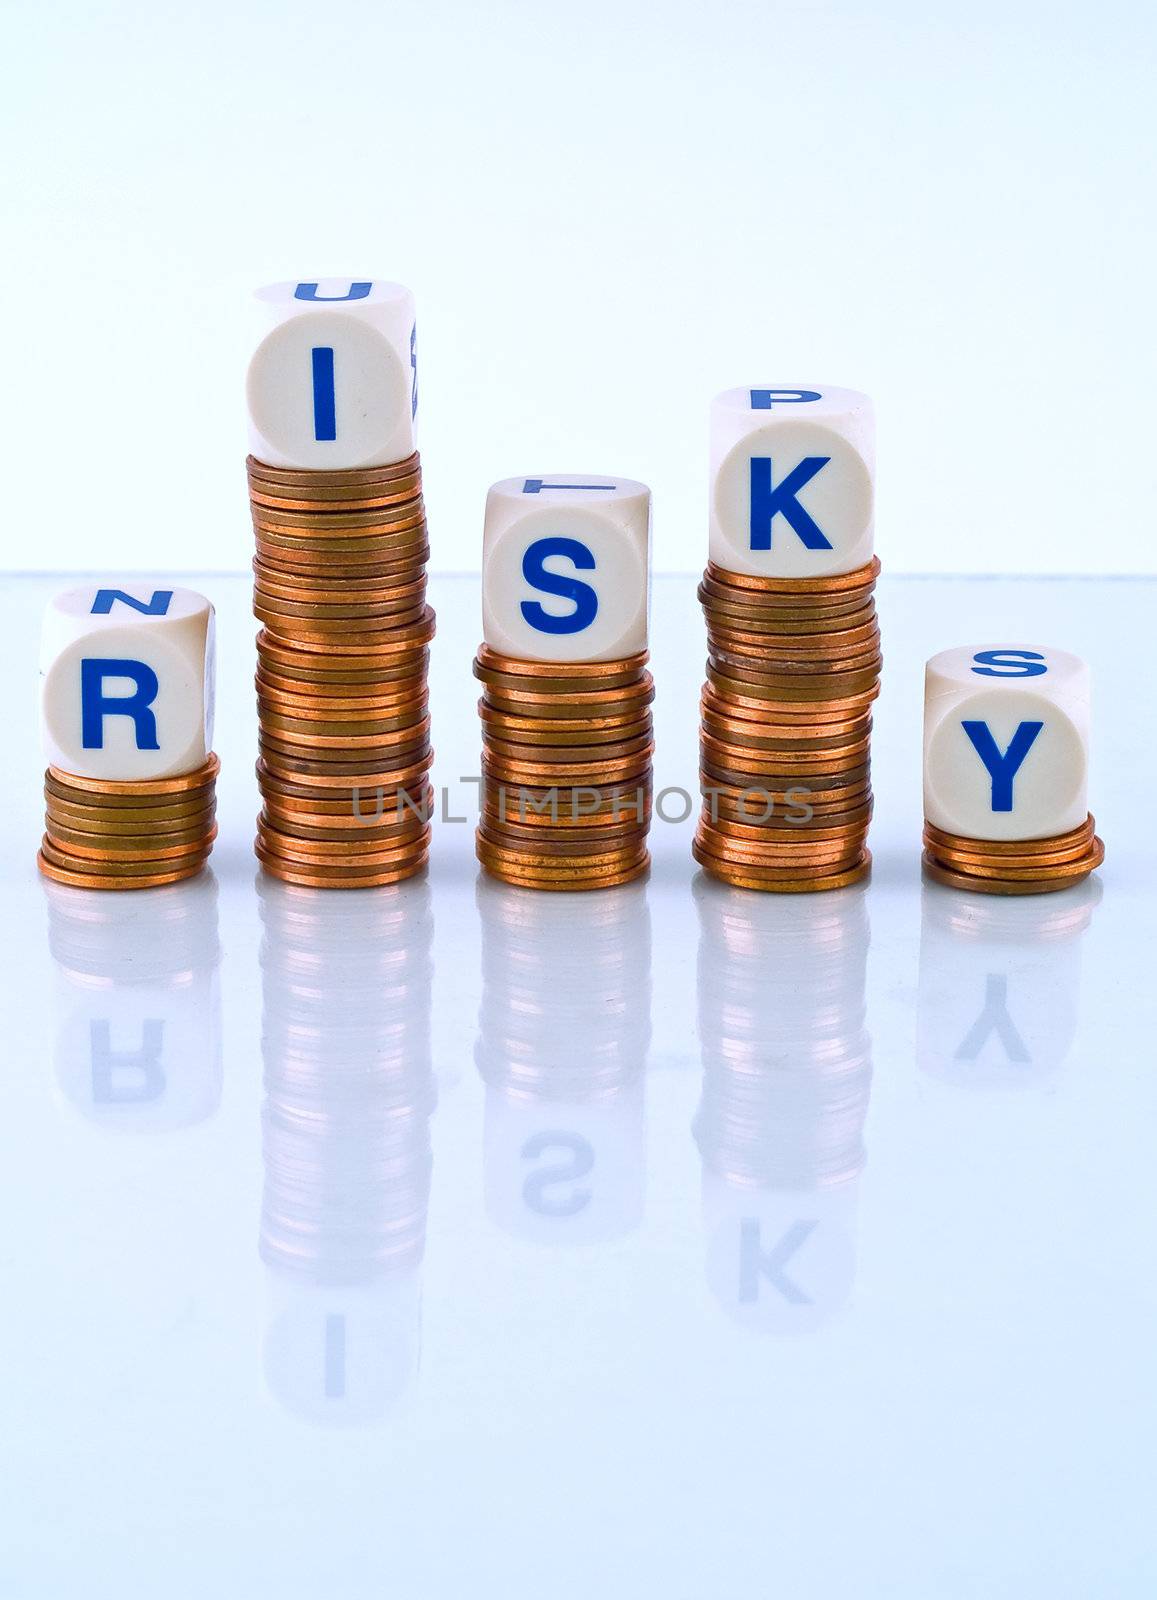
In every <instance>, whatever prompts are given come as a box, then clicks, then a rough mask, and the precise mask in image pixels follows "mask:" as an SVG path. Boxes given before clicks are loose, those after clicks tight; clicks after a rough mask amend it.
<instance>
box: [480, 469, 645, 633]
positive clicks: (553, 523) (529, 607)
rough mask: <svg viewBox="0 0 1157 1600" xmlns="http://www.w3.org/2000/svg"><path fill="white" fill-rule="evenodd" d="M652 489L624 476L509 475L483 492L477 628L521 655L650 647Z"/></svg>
mask: <svg viewBox="0 0 1157 1600" xmlns="http://www.w3.org/2000/svg"><path fill="white" fill-rule="evenodd" d="M650 545H651V491H650V490H649V489H648V488H647V487H646V485H645V484H642V483H634V482H632V481H631V480H630V479H629V478H600V477H596V476H594V475H592V474H583V473H557V474H555V475H553V476H551V477H545V478H541V477H540V478H505V479H503V480H502V482H501V483H496V484H494V486H493V487H492V488H491V490H490V493H489V494H488V495H487V497H486V526H485V533H484V536H483V551H482V634H483V638H484V639H485V641H486V643H487V644H488V645H489V646H490V648H491V649H492V650H496V651H498V652H500V653H501V654H502V655H507V656H514V657H516V658H517V659H519V660H523V661H576V662H577V661H617V660H620V659H621V658H622V657H624V656H630V655H634V654H635V653H636V652H637V651H639V650H645V649H646V647H647V612H648V603H649V598H650Z"/></svg>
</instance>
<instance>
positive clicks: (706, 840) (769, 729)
mask: <svg viewBox="0 0 1157 1600" xmlns="http://www.w3.org/2000/svg"><path fill="white" fill-rule="evenodd" d="M879 568H880V564H879V561H878V560H876V559H875V558H873V560H872V561H871V562H870V563H869V564H867V565H866V566H863V567H860V568H858V569H857V570H856V571H853V572H847V573H839V574H836V575H834V576H831V577H822V578H821V577H817V578H779V579H775V578H764V577H757V576H753V575H748V574H745V573H737V572H730V571H727V570H725V569H723V568H721V567H719V566H716V565H715V564H714V563H711V564H709V565H708V568H707V571H706V574H705V576H704V579H703V582H702V584H701V585H700V588H699V598H700V600H701V601H702V603H703V608H704V611H705V613H706V618H707V638H708V652H709V653H708V661H707V683H706V685H705V687H704V690H703V696H702V702H701V710H702V722H701V741H700V777H701V782H702V789H703V798H704V806H703V813H702V816H701V819H700V822H699V826H698V830H697V832H696V836H695V843H694V846H693V850H694V855H695V859H696V860H697V861H698V862H699V863H700V865H701V866H703V867H704V868H706V870H707V871H708V872H710V873H712V874H713V875H714V876H715V877H717V878H722V879H724V880H725V881H726V882H728V883H731V884H734V885H736V886H738V887H741V888H749V889H767V890H773V891H778V892H779V893H783V894H799V893H805V892H809V891H814V890H822V889H839V888H842V887H844V886H845V885H846V884H850V883H855V882H856V881H857V880H858V879H860V878H863V877H864V876H866V874H867V873H868V871H869V869H870V865H871V856H870V854H869V852H868V849H867V847H866V840H867V832H868V824H869V821H870V819H871V815H872V789H871V778H870V760H869V744H870V738H871V730H872V712H871V707H872V702H873V700H875V698H876V696H877V695H878V694H879V690H880V668H881V664H882V658H881V654H880V630H879V625H878V623H877V620H876V608H875V601H874V599H873V590H874V588H875V582H876V575H877V573H878V572H879Z"/></svg>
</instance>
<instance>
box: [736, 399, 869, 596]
mask: <svg viewBox="0 0 1157 1600" xmlns="http://www.w3.org/2000/svg"><path fill="white" fill-rule="evenodd" d="M875 470H876V424H875V415H874V412H873V409H872V402H871V401H870V400H869V399H868V397H867V395H863V394H857V393H856V392H855V391H854V390H852V389H831V388H823V389H819V388H798V389H796V388H783V387H781V388H775V389H769V388H754V389H728V390H726V391H725V393H723V394H721V395H717V396H716V397H715V399H714V400H713V401H712V403H711V534H710V553H711V560H712V561H713V562H714V563H715V565H716V566H717V567H723V568H725V569H726V570H727V571H728V572H743V573H747V574H749V575H751V576H753V577H763V578H823V577H830V576H832V575H833V574H835V573H839V572H854V571H855V570H856V569H857V568H858V567H862V566H866V565H867V563H868V562H869V561H871V559H872V551H873V535H874V517H875V509H874V500H875V490H874V478H875Z"/></svg>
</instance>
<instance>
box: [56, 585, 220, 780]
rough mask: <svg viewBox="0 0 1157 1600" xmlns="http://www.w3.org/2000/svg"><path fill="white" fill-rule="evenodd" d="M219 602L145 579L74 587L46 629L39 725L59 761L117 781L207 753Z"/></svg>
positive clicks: (189, 766)
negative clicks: (215, 609) (215, 613)
mask: <svg viewBox="0 0 1157 1600" xmlns="http://www.w3.org/2000/svg"><path fill="white" fill-rule="evenodd" d="M213 649H214V629H213V607H212V606H211V605H210V604H209V602H208V600H206V599H205V597H204V595H200V594H196V593H194V592H193V590H191V589H175V588H170V587H167V586H162V585H160V584H153V583H150V582H147V581H146V582H141V581H140V580H139V579H134V580H132V581H126V582H121V583H115V582H113V583H105V584H101V585H91V586H85V587H82V588H77V589H67V590H65V591H64V592H63V593H62V594H58V595H57V596H56V597H55V598H54V599H53V600H51V601H50V602H49V604H48V607H47V609H46V611H45V614H44V627H43V631H42V635H41V657H40V675H41V726H42V731H43V741H44V754H45V756H46V758H47V760H48V762H49V764H50V765H51V766H54V767H59V768H60V769H61V770H62V771H64V772H69V773H73V774H75V775H76V776H77V777H83V778H103V779H106V780H109V781H110V782H129V781H139V780H142V779H153V778H171V777H176V776H179V775H181V774H183V773H188V772H194V771H195V770H196V769H197V768H198V767H200V766H202V765H203V764H204V762H205V761H206V759H207V758H208V755H209V752H210V749H211V747H212V733H213V727H212V724H213Z"/></svg>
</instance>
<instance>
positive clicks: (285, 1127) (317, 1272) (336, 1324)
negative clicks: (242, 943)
mask: <svg viewBox="0 0 1157 1600" xmlns="http://www.w3.org/2000/svg"><path fill="white" fill-rule="evenodd" d="M261 904H262V921H263V925H264V929H265V939H264V943H263V946H262V969H263V974H264V1000H265V1026H264V1045H263V1049H264V1057H265V1089H266V1100H265V1110H264V1116H263V1126H264V1149H265V1195H264V1204H263V1207H262V1220H261V1254H262V1257H263V1259H264V1260H265V1261H266V1263H267V1264H268V1266H269V1267H270V1269H271V1272H272V1280H273V1293H274V1299H275V1302H276V1308H275V1311H274V1315H273V1321H272V1324H271V1328H270V1333H269V1340H268V1345H267V1370H268V1373H269V1380H270V1383H271V1385H272V1386H273V1387H274V1388H275V1389H276V1390H277V1391H278V1393H279V1394H281V1395H282V1397H283V1398H284V1399H285V1400H286V1403H287V1404H289V1405H290V1406H291V1407H292V1408H293V1409H295V1410H298V1411H301V1412H303V1413H305V1414H308V1415H310V1416H313V1417H315V1418H318V1419H320V1420H326V1421H347V1420H354V1419H364V1418H366V1417H368V1416H373V1415H378V1414H380V1413H381V1412H382V1411H383V1410H384V1409H385V1408H386V1407H387V1406H388V1405H389V1403H390V1402H391V1400H393V1399H395V1398H397V1396H398V1395H400V1393H401V1392H402V1391H403V1390H404V1388H405V1387H406V1385H407V1384H408V1382H409V1380H410V1378H411V1376H412V1373H413V1370H414V1368H415V1366H416V1363H417V1346H418V1300H419V1269H420V1267H421V1262H422V1256H423V1252H424V1248H425V1233H426V1211H427V1205H428V1200H429V1189H430V1172H431V1154H430V1132H429V1120H430V1115H431V1112H432V1110H433V1107H434V1099H435V1090H434V1081H433V1075H432V1072H431V1064H430V979H431V961H430V943H431V934H432V922H431V916H430V904H429V893H428V890H427V889H426V886H425V885H424V884H409V885H402V886H399V887H398V889H397V890H396V891H395V893H394V894H392V895H389V896H378V895H375V896H372V897H367V898H364V899H363V898H359V899H358V900H357V901H355V902H350V901H348V900H345V899H343V900H341V901H340V902H338V903H337V904H336V905H335V902H334V901H333V900H332V899H330V898H329V897H327V896H321V895H315V894H312V893H310V892H309V891H307V890H299V889H297V888H295V887H282V886H279V885H276V884H272V883H269V882H266V883H264V884H263V885H262V888H261Z"/></svg>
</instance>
